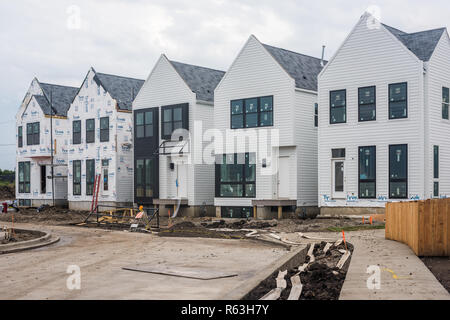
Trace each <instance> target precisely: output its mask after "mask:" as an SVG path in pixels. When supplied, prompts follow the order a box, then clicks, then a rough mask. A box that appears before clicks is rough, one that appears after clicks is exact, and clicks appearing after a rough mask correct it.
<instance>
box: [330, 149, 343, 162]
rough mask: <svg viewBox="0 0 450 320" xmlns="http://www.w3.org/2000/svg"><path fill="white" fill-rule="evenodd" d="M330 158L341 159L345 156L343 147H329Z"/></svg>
mask: <svg viewBox="0 0 450 320" xmlns="http://www.w3.org/2000/svg"><path fill="white" fill-rule="evenodd" d="M331 158H332V159H342V158H345V148H341V149H331Z"/></svg>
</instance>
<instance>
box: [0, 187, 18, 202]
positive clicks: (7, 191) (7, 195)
mask: <svg viewBox="0 0 450 320" xmlns="http://www.w3.org/2000/svg"><path fill="white" fill-rule="evenodd" d="M15 198H16V195H15V190H14V185H4V186H0V200H13V199H15Z"/></svg>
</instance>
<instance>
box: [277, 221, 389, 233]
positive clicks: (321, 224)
mask: <svg viewBox="0 0 450 320" xmlns="http://www.w3.org/2000/svg"><path fill="white" fill-rule="evenodd" d="M382 226H384V222H379V221H373V224H372V225H370V224H368V221H367V219H366V221H365V224H364V225H363V224H362V220H360V219H352V218H348V217H336V218H316V219H307V220H301V219H282V220H279V221H278V223H277V225H275V226H273V227H271V229H272V230H274V231H277V232H287V233H290V232H330V231H331V232H336V230H330V229H335V228H342V229H345V228H349V227H357V228H358V227H361V228H362V227H368V228H370V227H382Z"/></svg>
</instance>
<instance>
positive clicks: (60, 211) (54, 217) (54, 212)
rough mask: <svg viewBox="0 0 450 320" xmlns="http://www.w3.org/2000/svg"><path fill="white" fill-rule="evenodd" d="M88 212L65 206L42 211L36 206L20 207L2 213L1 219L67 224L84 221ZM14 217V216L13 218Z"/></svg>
mask: <svg viewBox="0 0 450 320" xmlns="http://www.w3.org/2000/svg"><path fill="white" fill-rule="evenodd" d="M87 215H88V213H87V212H83V211H73V210H69V209H64V208H56V207H48V206H47V207H44V208H42V210H41V211H40V212H37V209H34V208H20V211H19V212H13V211H10V212H8V213H0V221H7V222H11V221H12V220H13V219H14V222H17V223H36V224H44V225H67V224H74V223H80V222H82V221H84V219H85V218H86V217H87ZM13 217H14V218H13Z"/></svg>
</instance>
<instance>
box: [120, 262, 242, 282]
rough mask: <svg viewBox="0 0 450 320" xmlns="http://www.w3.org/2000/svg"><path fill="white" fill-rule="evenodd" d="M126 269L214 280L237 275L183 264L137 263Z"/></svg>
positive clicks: (125, 268)
mask: <svg viewBox="0 0 450 320" xmlns="http://www.w3.org/2000/svg"><path fill="white" fill-rule="evenodd" d="M122 269H124V270H129V271H138V272H144V273H155V274H162V275H167V276H174V277H181V278H191V279H199V280H212V279H221V278H230V277H236V276H237V274H236V273H230V272H223V271H218V270H211V269H209V268H202V267H198V268H191V267H183V266H167V265H137V266H131V267H122Z"/></svg>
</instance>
